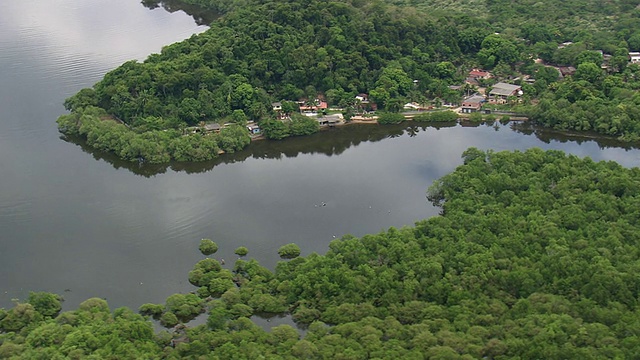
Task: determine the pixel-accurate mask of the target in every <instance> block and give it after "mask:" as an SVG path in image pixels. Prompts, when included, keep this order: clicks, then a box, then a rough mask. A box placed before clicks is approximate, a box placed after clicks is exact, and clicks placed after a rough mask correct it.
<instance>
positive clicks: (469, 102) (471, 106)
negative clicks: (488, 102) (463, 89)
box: [461, 95, 485, 114]
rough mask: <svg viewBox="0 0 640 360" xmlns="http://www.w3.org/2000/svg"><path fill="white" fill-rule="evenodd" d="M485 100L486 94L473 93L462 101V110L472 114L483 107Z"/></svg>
mask: <svg viewBox="0 0 640 360" xmlns="http://www.w3.org/2000/svg"><path fill="white" fill-rule="evenodd" d="M484 102H485V99H484V96H482V95H473V96H471V97H468V98H466V99H464V100H463V101H462V106H461V108H462V110H461V111H462V112H463V113H465V114H470V113H472V112H476V111H480V108H482V104H483V103H484Z"/></svg>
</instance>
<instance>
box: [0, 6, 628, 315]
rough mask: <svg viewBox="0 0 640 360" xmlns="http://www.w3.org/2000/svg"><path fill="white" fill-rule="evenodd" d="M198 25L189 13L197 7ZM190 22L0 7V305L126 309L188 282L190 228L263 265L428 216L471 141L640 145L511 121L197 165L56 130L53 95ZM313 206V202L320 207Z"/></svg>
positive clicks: (68, 91)
mask: <svg viewBox="0 0 640 360" xmlns="http://www.w3.org/2000/svg"><path fill="white" fill-rule="evenodd" d="M196 17H197V18H199V19H200V20H199V22H200V23H202V22H203V20H201V16H200V15H198V16H196ZM204 30H205V28H204V27H203V26H199V25H198V23H197V22H196V20H194V18H193V17H191V16H189V15H187V14H185V13H184V12H181V11H175V12H171V13H170V12H168V11H166V10H165V9H163V8H156V9H153V10H150V9H149V8H146V7H144V6H143V5H142V4H140V3H139V2H138V1H133V0H112V1H109V2H105V1H98V0H82V1H80V0H56V1H37V0H23V1H13V2H5V3H3V4H2V8H1V10H0V306H4V307H7V306H11V299H12V298H20V299H24V298H26V296H28V291H29V290H38V291H51V292H56V293H60V294H63V295H64V296H65V298H66V302H65V307H66V308H72V307H75V306H76V305H77V304H78V303H79V302H80V301H82V300H84V299H86V298H88V297H92V296H98V297H104V298H107V300H108V301H109V303H110V305H111V306H112V307H119V306H130V307H133V308H137V307H138V306H139V305H140V304H142V303H146V302H161V301H163V300H164V299H165V298H166V297H167V296H168V295H170V294H172V293H175V292H186V291H190V290H193V287H192V286H191V285H190V284H189V283H188V282H187V280H186V278H187V272H188V271H189V270H190V269H191V267H192V265H193V264H194V263H195V262H196V261H198V260H199V259H201V258H202V256H201V255H200V254H199V252H198V250H197V247H198V242H199V240H200V239H201V238H203V237H208V238H211V239H214V240H215V241H216V242H217V243H218V244H219V245H220V251H219V253H218V254H216V257H218V258H224V259H226V260H227V261H226V262H227V266H232V263H233V259H235V256H234V255H233V251H234V249H235V248H236V247H237V246H240V245H244V246H247V247H248V248H249V251H250V253H249V255H250V257H255V258H257V259H258V260H260V261H261V262H262V263H263V264H265V265H266V266H269V267H272V266H274V265H275V263H276V262H277V254H276V251H277V249H278V247H280V246H281V245H283V244H286V243H289V242H296V243H298V244H300V245H301V247H302V249H303V253H304V254H308V253H310V252H314V251H315V252H320V253H324V252H325V251H326V249H327V244H328V242H329V241H331V240H332V239H333V238H334V236H335V237H339V236H341V235H343V234H346V233H350V234H354V235H356V236H361V235H364V234H366V233H375V232H378V231H382V230H384V229H386V228H388V227H390V226H396V227H400V226H404V225H411V224H413V223H414V222H415V221H417V220H419V219H423V218H426V217H429V216H432V215H435V214H437V212H438V210H437V209H435V208H433V207H432V206H430V204H428V203H427V201H426V199H425V190H426V188H427V187H428V186H429V185H430V184H431V183H432V182H433V180H434V179H436V178H438V177H440V176H442V175H444V174H446V173H448V172H450V171H452V170H453V169H454V168H455V167H456V166H457V165H459V164H460V154H461V153H462V151H464V150H465V149H466V148H467V147H469V146H476V147H478V148H481V149H496V150H505V149H526V148H530V147H535V146H537V147H542V148H545V149H561V150H565V151H568V152H571V153H573V154H576V155H578V156H590V157H592V158H593V159H595V160H616V161H618V162H620V163H622V164H623V165H625V166H638V165H639V162H640V161H639V155H640V153H639V152H638V150H636V149H633V148H629V149H625V148H621V147H617V146H619V144H615V143H611V142H606V141H605V140H601V139H600V140H598V141H595V140H591V139H585V138H573V139H572V138H567V137H561V136H558V135H557V134H552V133H547V132H544V131H540V130H536V131H535V132H536V133H537V134H533V133H532V132H533V130H520V131H514V130H513V129H512V125H507V126H496V127H495V128H494V127H491V126H480V127H462V126H459V125H457V126H452V127H442V128H439V129H436V128H421V127H415V126H411V125H410V124H405V125H401V126H397V127H380V126H347V127H344V128H341V129H335V130H331V131H326V132H322V133H320V134H316V135H315V136H312V137H309V138H304V139H291V140H289V141H283V142H267V141H263V142H258V143H256V144H254V145H252V146H251V147H250V148H249V149H247V150H245V151H243V152H240V153H238V154H234V155H233V156H226V157H222V158H221V159H219V160H218V161H215V162H211V163H204V164H171V165H169V166H156V167H139V166H138V165H137V164H129V163H123V162H120V161H118V160H117V159H114V158H113V157H112V156H110V155H108V154H101V153H94V152H91V151H89V150H87V149H85V148H84V147H83V145H82V143H81V142H77V141H75V142H74V141H70V140H69V139H66V140H62V139H60V135H59V134H58V132H57V129H56V126H55V119H56V118H57V116H58V115H59V114H61V113H63V112H64V109H63V107H62V103H63V101H64V99H65V98H66V97H68V96H70V95H72V94H73V93H75V92H77V91H78V90H80V89H81V88H84V87H89V86H91V85H92V84H93V83H95V82H96V81H98V80H99V79H100V78H101V77H102V76H103V75H104V73H105V72H107V71H109V70H110V69H113V68H115V67H116V66H118V65H119V64H120V63H122V62H124V61H127V60H130V59H139V60H142V59H144V58H145V57H146V56H147V55H148V54H150V53H153V52H158V51H159V50H160V49H161V47H162V46H163V45H167V44H170V43H172V42H175V41H179V40H181V39H184V38H186V37H189V36H191V34H193V33H198V32H201V31H204ZM322 203H325V204H326V206H322V205H321V204H322Z"/></svg>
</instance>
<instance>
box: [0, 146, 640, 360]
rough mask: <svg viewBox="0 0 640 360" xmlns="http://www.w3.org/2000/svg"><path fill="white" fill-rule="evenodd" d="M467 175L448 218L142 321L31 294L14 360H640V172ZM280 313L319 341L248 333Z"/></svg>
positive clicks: (226, 277)
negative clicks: (265, 316) (256, 318)
mask: <svg viewBox="0 0 640 360" xmlns="http://www.w3.org/2000/svg"><path fill="white" fill-rule="evenodd" d="M463 159H464V164H463V165H461V166H459V167H458V168H457V169H456V170H455V171H454V172H453V173H451V174H449V175H446V176H444V177H443V178H441V179H440V180H438V181H436V182H435V183H434V184H433V185H432V186H431V187H430V188H429V190H428V192H427V197H428V199H429V200H431V201H433V202H434V203H435V204H437V205H440V206H441V208H442V211H441V215H440V216H436V217H433V218H430V219H427V220H423V221H420V222H418V223H417V224H416V225H415V227H407V228H402V229H396V228H390V229H388V230H387V231H384V232H381V233H379V234H372V235H366V236H363V237H361V238H355V237H353V236H345V237H343V238H342V239H338V240H334V241H332V242H331V243H330V244H329V249H328V251H327V253H326V254H325V255H319V254H310V255H308V256H306V257H300V256H298V255H299V254H300V249H299V248H298V247H297V246H295V245H294V244H289V245H285V246H283V247H282V248H281V249H280V250H279V251H278V253H279V254H280V255H281V257H283V259H288V260H283V261H281V262H280V263H278V265H277V266H276V268H275V270H274V271H270V270H268V269H266V268H265V267H263V266H261V265H260V264H259V263H257V262H256V261H255V260H251V259H248V260H245V259H244V258H241V259H239V260H237V261H236V263H235V265H233V266H232V267H229V268H227V267H224V266H222V265H221V264H220V263H219V262H218V261H217V260H214V259H211V258H205V259H203V260H201V261H200V262H198V263H197V264H196V265H195V266H194V268H193V270H192V271H191V272H190V273H189V281H190V282H191V283H192V284H194V285H195V286H197V290H196V291H194V292H193V293H191V294H175V295H172V296H170V297H169V298H167V300H166V302H165V303H164V304H144V305H142V306H141V307H140V309H139V311H140V313H141V314H142V315H139V314H136V313H134V312H132V311H131V310H128V309H126V308H120V309H116V310H114V311H110V309H109V307H108V305H107V303H106V302H105V301H104V300H102V299H89V300H87V301H85V302H84V303H82V304H81V305H80V306H79V307H78V309H76V310H72V311H65V312H62V313H59V312H60V309H61V307H60V298H59V297H58V296H57V295H52V294H45V293H32V294H31V295H30V296H29V298H28V299H26V301H25V302H20V303H18V304H16V306H15V307H14V308H12V309H9V310H2V311H0V330H1V332H0V358H29V359H31V358H43V359H45V358H46V359H58V358H78V359H80V358H131V359H134V358H149V359H154V358H167V359H178V358H192V359H196V358H207V359H256V358H273V359H276V358H306V359H372V358H379V359H473V358H478V359H479V358H484V359H512V358H521V359H532V358H536V359H600V358H635V357H637V354H639V353H640V315H639V314H640V312H639V311H638V306H639V305H640V304H638V295H639V293H640V277H639V276H638V274H640V268H639V267H640V261H639V260H640V250H639V249H640V236H639V234H640V227H639V225H640V224H639V221H640V210H639V209H640V206H639V205H640V170H639V169H638V168H633V169H625V168H623V167H621V166H620V165H618V164H616V163H613V162H598V163H596V162H594V161H592V160H590V159H588V158H587V159H580V158H578V157H575V156H567V155H565V154H564V153H562V152H559V151H546V152H545V151H542V150H540V149H531V150H527V151H525V152H518V151H516V152H492V151H488V152H483V151H480V150H478V149H475V148H471V149H468V150H467V151H466V152H465V153H464V154H463ZM200 248H201V250H202V251H203V253H205V254H211V253H213V252H215V251H216V250H217V246H216V245H215V243H213V242H211V241H210V240H203V241H202V242H201V246H200ZM247 250H248V251H249V254H250V253H251V252H250V249H246V248H238V249H237V250H236V252H237V253H238V254H240V255H246V252H247ZM274 252H275V251H274ZM203 312H206V316H207V322H206V325H200V326H196V327H193V328H187V329H185V328H183V327H181V326H180V325H178V326H177V327H175V328H172V329H173V330H172V332H160V333H154V330H153V326H152V323H151V322H150V321H149V320H147V319H145V316H153V317H155V318H157V319H158V320H159V321H160V322H161V323H162V324H164V325H165V326H167V327H172V326H174V325H176V324H179V323H181V322H184V321H188V320H189V319H192V318H194V317H195V316H197V315H199V314H201V313H203ZM274 312H275V313H279V312H288V313H290V314H292V316H293V319H294V320H295V321H296V322H297V323H298V324H300V325H304V326H306V329H307V330H306V333H305V335H304V336H301V335H300V333H299V332H298V331H297V330H296V329H295V328H293V327H291V326H288V325H280V326H276V327H274V328H273V329H271V330H270V331H265V330H263V329H262V328H260V327H258V326H256V325H255V324H254V323H253V322H251V321H250V320H249V319H248V317H250V316H252V315H253V314H261V313H274Z"/></svg>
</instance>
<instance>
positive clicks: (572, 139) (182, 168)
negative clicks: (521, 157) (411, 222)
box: [61, 121, 640, 177]
mask: <svg viewBox="0 0 640 360" xmlns="http://www.w3.org/2000/svg"><path fill="white" fill-rule="evenodd" d="M452 127H459V128H477V127H491V128H493V129H494V130H495V131H499V130H500V129H504V128H506V127H508V128H509V129H511V130H512V131H514V132H516V133H519V134H522V135H525V136H535V137H536V138H537V139H539V140H540V141H542V142H543V143H545V144H550V143H551V142H554V141H555V142H559V143H576V144H578V145H581V144H583V143H586V142H595V143H596V144H597V145H598V147H599V148H600V149H607V148H622V149H625V150H632V149H638V148H640V144H638V143H629V142H623V141H620V140H617V139H615V138H612V137H606V136H602V135H599V134H595V133H583V132H568V131H567V132H559V131H556V130H551V129H547V128H542V127H538V126H535V125H531V124H530V123H526V122H510V123H501V122H498V121H495V122H490V123H487V122H483V123H471V122H462V123H459V124H457V123H442V124H429V125H425V124H420V123H415V122H405V123H403V124H398V125H372V124H351V125H348V126H343V127H339V128H333V129H327V130H325V131H321V132H319V133H317V134H314V135H311V136H305V137H294V138H288V139H285V140H281V141H270V140H258V141H254V142H253V143H252V144H251V145H250V146H249V147H247V148H246V149H244V150H242V151H239V152H237V153H234V154H225V155H222V156H220V157H219V158H217V159H215V160H212V161H205V162H197V163H188V162H173V163H168V164H140V163H137V162H129V161H124V160H122V159H120V158H118V157H117V156H115V155H114V154H112V153H105V152H102V151H99V150H96V149H94V148H92V147H90V146H88V145H87V144H86V142H85V141H84V139H82V138H78V137H71V136H64V135H63V136H61V139H63V140H65V141H67V142H69V143H73V144H76V145H78V146H79V147H80V148H81V149H82V150H83V151H84V152H86V153H89V154H91V155H92V156H93V158H94V159H96V160H103V161H105V162H107V163H109V164H111V165H112V166H113V167H114V168H115V169H126V170H129V171H130V172H132V173H134V174H136V175H140V176H144V177H152V176H155V175H158V174H163V173H166V172H167V170H168V169H171V170H173V171H176V172H185V173H187V174H196V173H205V172H207V171H210V170H212V169H213V168H214V167H216V166H217V165H220V164H233V163H237V162H243V161H245V160H247V159H249V158H253V159H283V158H295V157H297V156H298V155H301V154H324V155H327V156H334V155H340V154H342V153H343V152H344V151H345V150H347V149H349V148H351V147H355V146H358V145H360V144H361V143H363V142H378V141H381V140H384V139H390V138H398V137H401V136H404V135H407V136H409V137H416V136H418V135H419V134H420V133H421V132H425V131H429V129H431V130H439V129H443V128H452Z"/></svg>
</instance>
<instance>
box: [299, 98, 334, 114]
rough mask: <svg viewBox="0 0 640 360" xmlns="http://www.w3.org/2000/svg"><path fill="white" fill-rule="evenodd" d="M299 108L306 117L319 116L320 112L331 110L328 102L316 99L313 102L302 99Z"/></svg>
mask: <svg viewBox="0 0 640 360" xmlns="http://www.w3.org/2000/svg"><path fill="white" fill-rule="evenodd" d="M298 106H299V107H300V112H301V113H303V114H305V115H311V116H313V115H317V112H318V111H322V110H326V109H328V108H329V105H328V104H327V102H326V101H323V100H320V99H315V100H313V101H312V102H307V101H306V100H304V99H300V100H299V101H298Z"/></svg>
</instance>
